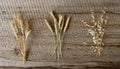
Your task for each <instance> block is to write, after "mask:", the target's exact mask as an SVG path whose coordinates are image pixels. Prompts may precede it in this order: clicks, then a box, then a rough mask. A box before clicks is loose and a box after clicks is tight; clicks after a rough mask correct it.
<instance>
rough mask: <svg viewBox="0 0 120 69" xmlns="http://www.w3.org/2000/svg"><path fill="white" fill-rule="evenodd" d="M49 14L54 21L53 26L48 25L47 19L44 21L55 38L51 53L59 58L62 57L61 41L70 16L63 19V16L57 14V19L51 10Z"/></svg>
mask: <svg viewBox="0 0 120 69" xmlns="http://www.w3.org/2000/svg"><path fill="white" fill-rule="evenodd" d="M50 14H51V16H52V18H53V21H54V22H53V24H54V27H52V25H50V22H48V20H46V19H45V23H46V24H47V26H48V28H49V29H50V31H51V32H52V33H53V35H54V38H55V46H56V48H55V50H54V53H53V55H56V58H57V59H59V58H60V57H62V43H63V38H64V35H65V32H66V30H67V27H68V24H69V21H70V17H67V19H66V20H65V17H64V16H62V15H60V14H59V15H58V19H57V18H56V17H55V15H54V13H53V12H51V13H50Z"/></svg>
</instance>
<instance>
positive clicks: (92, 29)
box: [82, 11, 107, 56]
mask: <svg viewBox="0 0 120 69" xmlns="http://www.w3.org/2000/svg"><path fill="white" fill-rule="evenodd" d="M104 14H105V11H103V14H102V15H101V16H100V19H99V20H96V18H95V16H94V12H93V11H92V14H91V16H92V24H93V25H90V24H88V22H85V21H83V20H82V22H83V23H84V24H85V26H86V27H87V28H88V32H89V34H90V35H91V36H92V40H93V43H94V45H95V46H91V49H92V50H93V52H95V53H97V54H98V55H99V56H100V55H101V53H102V51H103V47H102V46H103V45H104V43H103V36H104V30H105V29H104V26H105V24H106V23H107V20H106V19H103V16H104Z"/></svg>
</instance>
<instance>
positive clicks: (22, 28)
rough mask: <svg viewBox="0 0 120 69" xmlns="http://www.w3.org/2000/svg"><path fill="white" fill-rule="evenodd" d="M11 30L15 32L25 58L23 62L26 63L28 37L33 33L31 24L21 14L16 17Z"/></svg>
mask: <svg viewBox="0 0 120 69" xmlns="http://www.w3.org/2000/svg"><path fill="white" fill-rule="evenodd" d="M10 25H11V28H12V30H13V32H14V35H15V37H16V41H17V43H18V44H19V48H20V49H19V50H20V53H21V55H22V57H23V62H25V61H26V59H27V58H26V41H27V38H28V35H29V34H30V32H31V29H30V26H29V23H28V21H27V20H25V19H24V18H23V15H22V13H21V12H19V13H18V14H16V15H15V17H14V18H13V20H12V21H11V23H10Z"/></svg>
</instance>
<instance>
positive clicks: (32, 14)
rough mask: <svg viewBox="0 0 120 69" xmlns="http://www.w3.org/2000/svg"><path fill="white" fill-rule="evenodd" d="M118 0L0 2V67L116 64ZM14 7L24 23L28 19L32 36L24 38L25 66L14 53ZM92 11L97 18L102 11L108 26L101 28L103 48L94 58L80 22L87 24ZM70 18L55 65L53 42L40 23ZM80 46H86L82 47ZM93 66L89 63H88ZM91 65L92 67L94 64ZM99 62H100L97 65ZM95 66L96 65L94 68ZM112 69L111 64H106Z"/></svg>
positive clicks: (119, 39) (119, 22) (119, 49)
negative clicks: (21, 13)
mask: <svg viewBox="0 0 120 69" xmlns="http://www.w3.org/2000/svg"><path fill="white" fill-rule="evenodd" d="M119 3H120V0H0V66H17V67H35V66H62V65H84V64H87V65H91V66H92V65H94V64H95V65H94V66H97V65H103V64H104V63H105V62H111V63H114V64H115V63H116V64H115V65H118V63H117V62H120V4H119ZM18 7H19V8H20V10H21V11H22V12H23V14H24V15H25V17H26V19H32V21H31V24H32V25H31V26H32V32H31V34H30V35H29V37H28V41H27V48H28V51H29V53H28V62H27V63H25V64H23V63H22V58H21V57H20V54H19V52H18V51H17V48H18V45H17V44H16V42H15V37H14V34H13V31H12V30H11V27H10V24H9V23H10V21H11V20H12V18H13V15H14V14H15V13H16V12H17V11H18ZM91 9H93V10H94V11H95V13H96V17H97V18H98V17H99V16H100V15H101V14H102V10H105V11H106V12H107V13H106V14H105V16H106V17H108V22H107V24H106V26H105V28H106V29H105V37H104V43H105V46H104V47H103V48H104V51H103V54H102V55H101V56H100V57H96V56H95V54H93V53H92V52H90V50H89V48H90V46H91V45H93V43H92V40H91V39H92V38H91V36H90V35H87V33H88V32H87V30H86V27H85V26H84V25H83V23H81V21H80V19H83V20H86V21H88V22H90V21H91V19H92V18H91V16H90V10H91ZM51 10H54V11H55V12H56V14H62V15H66V16H71V17H72V19H71V21H70V25H69V29H68V30H67V32H66V34H65V38H64V46H63V49H62V50H63V58H62V59H61V60H60V61H57V60H56V59H55V57H54V56H51V55H52V53H53V50H54V47H55V46H54V42H53V40H54V38H53V35H52V33H51V32H50V30H49V29H48V27H47V26H46V24H45V22H44V19H45V18H46V19H48V20H50V21H52V18H51V16H50V14H49V12H51ZM83 42H86V43H88V44H87V45H84V43H83ZM91 62H93V63H91ZM94 62H95V63H94ZM99 62H103V63H101V64H99ZM96 64H97V65H96ZM110 65H113V64H110Z"/></svg>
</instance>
